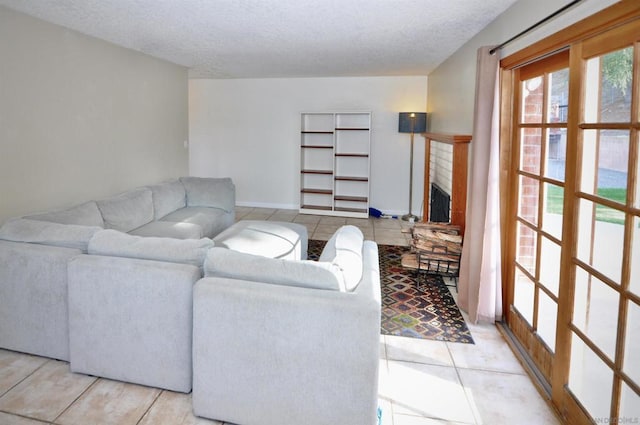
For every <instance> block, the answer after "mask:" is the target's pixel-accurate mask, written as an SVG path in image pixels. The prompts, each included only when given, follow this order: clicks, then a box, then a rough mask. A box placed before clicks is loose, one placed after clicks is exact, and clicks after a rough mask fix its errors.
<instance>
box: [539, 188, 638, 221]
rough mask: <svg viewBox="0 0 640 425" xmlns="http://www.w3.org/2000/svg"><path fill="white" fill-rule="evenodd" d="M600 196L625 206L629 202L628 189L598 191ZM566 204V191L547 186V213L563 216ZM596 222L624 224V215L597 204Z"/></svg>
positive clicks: (603, 189)
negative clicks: (563, 208) (564, 204)
mask: <svg viewBox="0 0 640 425" xmlns="http://www.w3.org/2000/svg"><path fill="white" fill-rule="evenodd" d="M598 196H600V197H602V198H606V199H609V200H612V201H615V202H619V203H621V204H624V203H625V202H627V189H626V188H624V187H620V188H602V189H598ZM563 202H564V189H563V188H561V187H558V186H552V185H549V186H547V212H548V213H551V214H562V207H563ZM596 221H604V222H607V223H615V224H624V213H623V212H622V211H618V210H614V209H612V208H608V207H605V206H604V205H599V204H596Z"/></svg>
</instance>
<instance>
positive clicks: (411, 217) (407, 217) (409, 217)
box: [401, 213, 418, 223]
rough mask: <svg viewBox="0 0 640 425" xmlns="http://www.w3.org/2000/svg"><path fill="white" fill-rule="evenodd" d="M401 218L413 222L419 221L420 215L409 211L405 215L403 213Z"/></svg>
mask: <svg viewBox="0 0 640 425" xmlns="http://www.w3.org/2000/svg"><path fill="white" fill-rule="evenodd" d="M401 218H402V220H403V221H409V222H411V223H415V222H417V221H418V216H416V215H413V214H411V213H409V214H405V215H403V216H402V217H401Z"/></svg>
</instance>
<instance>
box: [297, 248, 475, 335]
mask: <svg viewBox="0 0 640 425" xmlns="http://www.w3.org/2000/svg"><path fill="white" fill-rule="evenodd" d="M324 244H325V242H324V241H317V240H310V241H309V259H310V260H317V259H318V257H319V256H320V253H321V252H322V248H323V247H324ZM408 250H409V248H408V247H403V246H396V245H378V251H379V255H380V285H381V293H382V323H381V332H382V333H383V334H385V335H399V336H406V337H412V338H424V339H432V340H437V341H448V342H461V343H466V344H473V343H474V342H473V338H472V337H471V332H470V331H469V328H468V327H467V324H466V323H465V321H464V318H463V317H462V314H461V313H460V310H459V309H458V306H457V305H456V303H455V301H454V299H453V297H452V296H451V293H450V292H449V289H448V288H447V286H446V285H445V283H444V281H443V280H442V278H441V277H440V276H426V279H427V281H426V282H425V281H424V279H425V276H420V279H421V280H422V281H421V284H420V290H419V289H418V288H417V287H416V278H417V275H416V273H415V272H413V271H411V270H407V269H405V268H404V267H402V265H401V264H400V259H401V257H402V254H404V253H405V252H407V251H408Z"/></svg>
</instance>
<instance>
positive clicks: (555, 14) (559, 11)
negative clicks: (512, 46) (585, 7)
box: [489, 0, 582, 55]
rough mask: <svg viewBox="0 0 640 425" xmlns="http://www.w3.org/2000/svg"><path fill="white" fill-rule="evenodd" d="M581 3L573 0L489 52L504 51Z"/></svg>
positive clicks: (579, 0)
mask: <svg viewBox="0 0 640 425" xmlns="http://www.w3.org/2000/svg"><path fill="white" fill-rule="evenodd" d="M581 1H582V0H573V1H572V2H571V3H569V4H567V5H566V6H564V7H562V8H560V9H558V10H556V11H555V12H553V13H552V14H551V15H549V16H547V17H546V18H544V19H542V20H540V21H538V22H536V23H535V24H533V25H531V26H530V27H529V28H527V29H526V30H524V31H522V32H520V33H519V34H516V35H514V36H513V37H511V38H510V39H508V40H507V41H505V42H503V43H502V44H500V45H498V46H496V47H494V48H493V49H491V50H489V54H490V55H493V54H494V53H495V52H497V51H498V50H502V48H503V47H505V46H506V45H507V44H509V43H511V42H512V41H514V40H516V39H518V38H520V37H522V36H523V35H525V34H527V33H528V32H531V31H533V30H534V29H536V28H538V27H539V26H540V25H542V24H544V23H545V22H547V21H548V20H550V19H553V18H555V17H556V16H558V15H559V14H561V13H562V12H564V11H565V10H567V9H569V8H570V7H573V6H575V5H576V4H578V3H580V2H581Z"/></svg>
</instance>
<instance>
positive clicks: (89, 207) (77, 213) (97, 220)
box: [24, 201, 104, 227]
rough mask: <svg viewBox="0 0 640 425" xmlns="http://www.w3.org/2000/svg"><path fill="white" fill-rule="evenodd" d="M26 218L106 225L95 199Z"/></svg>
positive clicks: (62, 222)
mask: <svg viewBox="0 0 640 425" xmlns="http://www.w3.org/2000/svg"><path fill="white" fill-rule="evenodd" d="M24 218H28V219H31V220H41V221H50V222H52V223H60V224H77V225H80V226H97V227H104V220H103V219H102V214H101V213H100V210H99V209H98V205H97V204H96V202H95V201H89V202H85V203H84V204H80V205H77V206H75V207H71V208H67V209H65V210H61V211H52V212H47V213H43V214H32V215H28V216H26V217H24Z"/></svg>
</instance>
